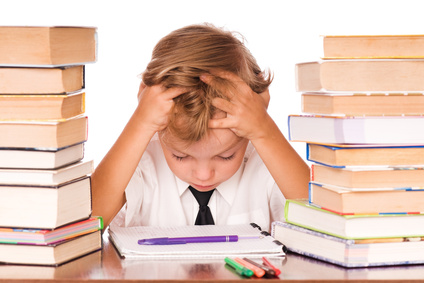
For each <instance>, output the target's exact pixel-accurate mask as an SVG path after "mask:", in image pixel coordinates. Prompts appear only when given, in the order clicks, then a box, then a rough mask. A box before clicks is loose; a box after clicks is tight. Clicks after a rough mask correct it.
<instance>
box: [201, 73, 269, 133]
mask: <svg viewBox="0 0 424 283" xmlns="http://www.w3.org/2000/svg"><path fill="white" fill-rule="evenodd" d="M215 76H216V77H219V78H222V79H225V80H228V81H229V82H230V83H231V86H230V87H224V86H222V85H221V84H218V83H215V81H214V77H215ZM200 79H201V80H202V81H203V82H205V83H206V84H209V85H211V86H212V87H214V88H216V89H218V90H219V91H220V92H222V93H223V94H224V95H225V96H226V97H227V99H228V100H226V99H223V98H215V99H214V100H213V101H212V104H213V106H215V107H216V108H218V109H220V110H222V111H224V112H226V113H227V115H226V117H224V118H215V119H211V120H210V121H209V127H210V128H215V129H222V128H228V129H231V130H232V131H233V132H234V133H235V134H236V135H238V136H240V137H243V138H247V139H249V140H254V139H257V138H261V137H263V135H265V134H266V133H265V128H264V127H263V126H264V123H265V122H266V121H268V120H269V119H270V117H269V115H268V113H267V107H268V104H269V100H270V95H269V91H268V89H267V90H266V91H264V92H262V93H259V94H258V93H255V92H254V91H253V90H252V89H251V88H250V87H249V86H248V85H247V84H246V83H245V82H244V81H243V80H242V79H241V78H240V77H238V76H237V75H235V74H233V73H231V72H226V71H214V72H213V74H212V75H211V74H204V75H202V76H201V77H200Z"/></svg>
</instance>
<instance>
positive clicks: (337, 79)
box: [296, 59, 424, 92]
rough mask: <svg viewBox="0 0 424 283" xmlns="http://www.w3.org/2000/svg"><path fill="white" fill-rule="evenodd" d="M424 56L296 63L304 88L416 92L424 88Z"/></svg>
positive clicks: (299, 84)
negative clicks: (417, 57)
mask: <svg viewBox="0 0 424 283" xmlns="http://www.w3.org/2000/svg"><path fill="white" fill-rule="evenodd" d="M423 76H424V60H421V59H402V60H401V59H396V60H387V59H376V60H324V61H316V62H305V63H299V64H296V88H297V90H298V91H302V92H339V91H340V92H377V91H378V92H414V91H422V90H424V81H423V80H422V77H423Z"/></svg>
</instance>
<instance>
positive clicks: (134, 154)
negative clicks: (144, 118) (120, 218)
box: [91, 113, 154, 227]
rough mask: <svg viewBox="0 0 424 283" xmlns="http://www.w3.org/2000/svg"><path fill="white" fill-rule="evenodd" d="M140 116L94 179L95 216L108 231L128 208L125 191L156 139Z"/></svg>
mask: <svg viewBox="0 0 424 283" xmlns="http://www.w3.org/2000/svg"><path fill="white" fill-rule="evenodd" d="M136 116H137V113H134V115H133V116H132V117H131V119H130V120H129V122H128V123H127V125H126V127H125V128H124V130H123V131H122V133H121V135H120V136H119V138H118V139H117V141H116V142H115V144H114V145H113V146H112V148H111V149H110V150H109V152H108V153H107V154H106V156H105V157H104V158H103V160H102V161H101V162H100V164H99V165H98V166H97V167H96V169H95V171H94V173H93V174H92V176H91V184H92V199H93V200H92V203H93V215H100V216H102V217H103V220H104V223H105V227H107V225H109V223H110V222H111V221H112V219H113V217H114V216H115V215H116V214H117V213H118V212H119V210H120V209H121V207H122V206H123V205H124V204H125V188H126V186H127V185H128V183H129V181H130V179H131V177H132V175H133V173H134V171H135V169H136V167H137V165H138V163H139V161H140V159H141V156H142V155H143V153H144V151H145V150H146V148H147V145H148V144H149V142H150V139H151V138H152V136H153V135H154V132H152V131H150V132H149V131H147V130H145V129H144V128H143V125H142V123H140V122H139V121H138V120H137V117H136Z"/></svg>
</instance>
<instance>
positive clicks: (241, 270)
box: [224, 257, 253, 277]
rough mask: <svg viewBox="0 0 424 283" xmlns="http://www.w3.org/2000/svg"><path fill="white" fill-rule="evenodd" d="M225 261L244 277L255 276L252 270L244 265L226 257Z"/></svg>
mask: <svg viewBox="0 0 424 283" xmlns="http://www.w3.org/2000/svg"><path fill="white" fill-rule="evenodd" d="M224 260H225V262H226V263H227V264H228V265H229V266H231V267H232V268H234V269H235V270H236V272H237V273H238V274H240V275H242V276H246V277H252V276H253V271H252V270H250V269H248V268H246V267H244V266H243V265H241V264H239V263H238V262H235V261H234V260H232V259H231V258H229V257H226V258H225V259H224Z"/></svg>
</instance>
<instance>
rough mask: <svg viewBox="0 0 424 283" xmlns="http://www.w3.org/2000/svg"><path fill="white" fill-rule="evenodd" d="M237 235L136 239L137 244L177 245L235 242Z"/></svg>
mask: <svg viewBox="0 0 424 283" xmlns="http://www.w3.org/2000/svg"><path fill="white" fill-rule="evenodd" d="M237 241H238V236H237V235H228V236H204V237H182V238H151V239H142V240H138V244H139V245H179V244H189V243H216V242H237Z"/></svg>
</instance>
